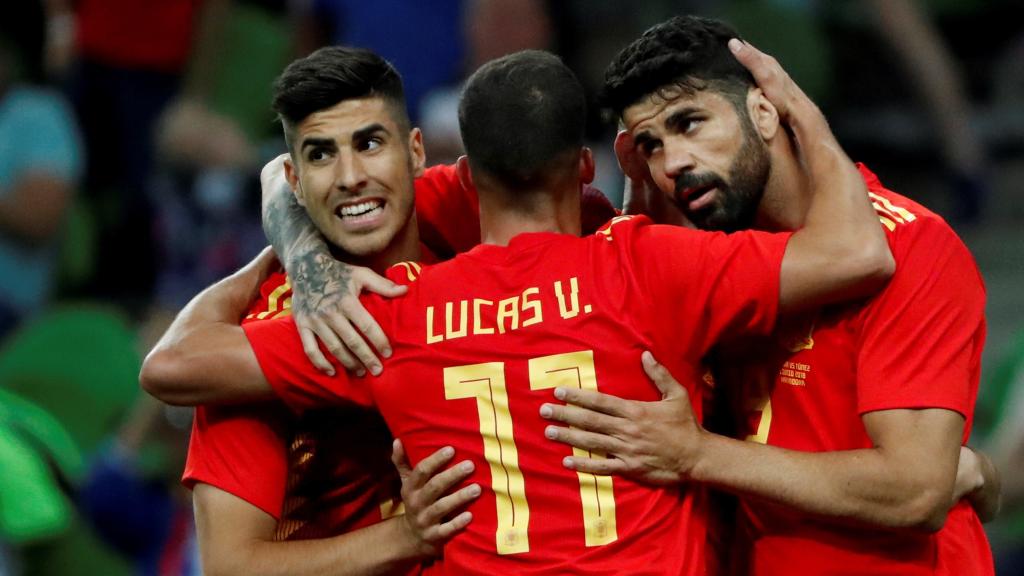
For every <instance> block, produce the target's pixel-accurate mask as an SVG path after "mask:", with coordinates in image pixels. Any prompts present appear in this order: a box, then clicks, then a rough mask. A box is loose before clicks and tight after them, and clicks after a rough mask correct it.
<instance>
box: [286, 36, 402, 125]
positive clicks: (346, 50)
mask: <svg viewBox="0 0 1024 576" xmlns="http://www.w3.org/2000/svg"><path fill="white" fill-rule="evenodd" d="M369 97H377V98H382V99H384V100H385V101H386V102H387V103H388V104H390V105H391V107H392V112H393V113H394V114H395V120H396V121H397V122H398V123H399V126H401V127H403V128H408V127H409V113H408V111H407V110H406V106H405V90H404V89H403V87H402V77H401V76H399V74H398V71H397V70H395V67H394V66H392V65H391V63H389V62H388V61H387V60H385V59H384V58H381V57H380V56H378V55H377V54H375V53H374V52H372V51H370V50H366V49H363V48H351V47H347V46H327V47H325V48H320V49H319V50H317V51H316V52H313V53H312V54H310V55H309V56H306V57H305V58H300V59H298V60H295V61H294V62H292V63H291V64H289V65H288V67H287V68H285V69H284V72H282V73H281V75H280V76H278V77H277V80H276V81H275V82H274V101H273V109H274V112H276V113H277V116H278V118H279V119H280V120H281V123H282V124H283V125H284V129H285V138H286V139H288V138H289V132H290V130H291V129H292V128H294V127H295V126H296V125H297V124H299V123H300V122H302V121H303V120H305V119H306V117H307V116H309V115H310V114H313V113H315V112H319V111H320V110H325V109H327V108H330V107H332V106H334V105H336V104H338V103H339V102H342V101H344V100H352V99H357V98H369Z"/></svg>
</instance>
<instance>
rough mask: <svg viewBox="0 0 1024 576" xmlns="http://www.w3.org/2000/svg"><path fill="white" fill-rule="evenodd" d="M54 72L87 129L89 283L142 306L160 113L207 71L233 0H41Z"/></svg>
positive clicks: (204, 80)
mask: <svg viewBox="0 0 1024 576" xmlns="http://www.w3.org/2000/svg"><path fill="white" fill-rule="evenodd" d="M47 3H48V5H49V7H50V32H51V33H50V35H49V38H48V48H49V53H48V56H47V62H48V64H49V66H50V69H51V73H54V74H58V75H62V76H66V78H67V82H68V85H69V91H70V95H71V98H72V101H73V103H74V105H75V109H76V112H77V113H78V118H79V121H80V122H81V125H82V129H83V132H84V135H85V142H86V149H87V152H88V154H87V156H88V162H87V168H86V179H85V188H84V192H85V194H86V197H87V199H88V200H89V203H90V206H89V208H90V212H91V214H92V216H93V218H94V220H95V229H96V230H97V231H98V238H97V243H98V247H97V250H96V254H97V258H96V262H95V270H94V271H93V275H92V280H93V281H92V283H91V285H90V286H89V287H88V291H89V292H90V293H92V294H93V295H95V296H102V297H105V298H111V299H116V300H118V301H119V302H120V303H122V304H128V305H135V306H136V309H141V306H142V305H145V304H146V303H147V302H148V299H149V297H150V295H151V292H152V288H153V282H154V278H155V274H156V269H157V263H156V252H155V247H154V246H155V245H154V239H153V235H152V227H153V220H154V215H153V207H152V201H151V198H150V197H149V195H148V194H149V183H150V176H151V174H152V170H153V162H154V158H153V156H154V153H153V141H154V137H155V128H156V123H157V120H158V118H159V117H160V115H161V113H162V112H163V111H164V109H165V107H166V106H168V104H170V103H171V102H172V101H173V99H174V98H175V97H177V96H179V93H180V91H181V90H182V88H184V89H185V93H186V94H202V93H203V91H204V90H205V89H206V87H207V85H208V83H209V82H210V80H211V78H210V76H211V70H212V68H213V66H214V64H215V62H214V60H215V58H214V56H215V55H216V50H217V46H218V41H219V37H218V34H219V29H220V27H221V26H222V25H223V21H224V17H225V14H226V12H227V8H228V6H229V4H230V0H147V1H145V2H139V1H138V0H77V1H74V2H72V1H71V0H47Z"/></svg>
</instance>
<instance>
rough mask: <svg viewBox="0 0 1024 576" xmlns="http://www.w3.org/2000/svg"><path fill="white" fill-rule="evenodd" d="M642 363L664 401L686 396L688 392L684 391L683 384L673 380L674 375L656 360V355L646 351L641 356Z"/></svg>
mask: <svg viewBox="0 0 1024 576" xmlns="http://www.w3.org/2000/svg"><path fill="white" fill-rule="evenodd" d="M640 361H641V362H642V363H643V365H644V372H646V373H647V377H648V378H650V379H651V381H652V382H654V385H655V386H657V387H658V390H659V391H660V392H661V397H662V398H663V399H669V398H676V397H678V396H680V395H682V396H686V391H685V390H684V389H683V386H682V384H680V383H679V382H678V381H677V380H676V379H675V378H673V377H672V374H669V371H668V370H667V369H666V368H665V367H664V366H662V365H661V364H660V363H659V362H658V361H657V360H655V359H654V354H651V353H650V352H647V351H644V353H643V354H641V355H640Z"/></svg>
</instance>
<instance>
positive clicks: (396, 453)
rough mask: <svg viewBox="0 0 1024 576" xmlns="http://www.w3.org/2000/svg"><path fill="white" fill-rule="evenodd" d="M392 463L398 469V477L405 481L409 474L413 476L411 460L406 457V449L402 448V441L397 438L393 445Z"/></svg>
mask: <svg viewBox="0 0 1024 576" xmlns="http://www.w3.org/2000/svg"><path fill="white" fill-rule="evenodd" d="M391 463H392V464H394V465H395V468H396V469H398V475H399V476H400V477H401V478H402V480H405V479H406V478H407V477H408V476H409V474H412V468H410V467H409V459H408V458H407V457H406V456H405V447H404V446H402V441H401V440H399V439H398V438H395V441H394V442H392V443H391Z"/></svg>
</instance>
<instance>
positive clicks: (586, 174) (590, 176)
mask: <svg viewBox="0 0 1024 576" xmlns="http://www.w3.org/2000/svg"><path fill="white" fill-rule="evenodd" d="M595 171H596V170H595V168H594V152H593V151H592V150H591V149H590V148H589V147H587V146H584V147H583V148H582V149H580V182H583V183H584V184H590V183H592V182H593V181H594V172H595Z"/></svg>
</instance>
